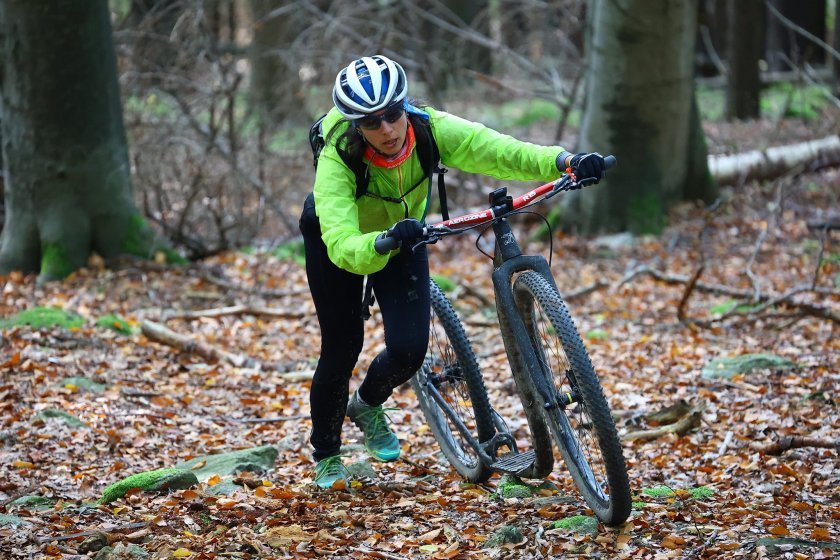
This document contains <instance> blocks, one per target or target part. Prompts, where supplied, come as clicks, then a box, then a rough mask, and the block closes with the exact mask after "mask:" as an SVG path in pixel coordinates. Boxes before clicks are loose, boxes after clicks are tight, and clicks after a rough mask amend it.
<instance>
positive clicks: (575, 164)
mask: <svg viewBox="0 0 840 560" xmlns="http://www.w3.org/2000/svg"><path fill="white" fill-rule="evenodd" d="M569 167H571V168H572V173H574V174H575V177H577V180H578V181H581V180H587V179H588V181H586V182H587V183H590V184H592V183H594V184H598V182H599V181H600V180H601V179H603V178H604V171H605V170H606V169H607V166H606V165H605V164H604V157H603V156H602V155H601V154H599V153H598V152H591V153H588V154H587V153H579V154H575V155H573V156H572V160H571V161H570V162H569Z"/></svg>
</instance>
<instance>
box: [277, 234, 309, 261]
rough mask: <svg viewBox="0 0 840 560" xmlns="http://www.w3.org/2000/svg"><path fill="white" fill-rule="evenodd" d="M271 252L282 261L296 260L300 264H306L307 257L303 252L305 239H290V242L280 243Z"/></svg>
mask: <svg viewBox="0 0 840 560" xmlns="http://www.w3.org/2000/svg"><path fill="white" fill-rule="evenodd" d="M270 254H271V255H273V256H275V257H277V258H278V259H280V260H281V261H294V262H296V263H297V264H299V265H300V266H305V265H306V257H305V255H304V252H303V240H297V241H290V242H288V243H283V244H282V245H278V246H277V247H275V248H274V249H272V250H271V253H270Z"/></svg>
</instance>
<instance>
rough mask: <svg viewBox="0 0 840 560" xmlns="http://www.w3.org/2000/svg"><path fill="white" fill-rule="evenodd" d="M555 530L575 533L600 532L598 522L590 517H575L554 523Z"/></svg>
mask: <svg viewBox="0 0 840 560" xmlns="http://www.w3.org/2000/svg"><path fill="white" fill-rule="evenodd" d="M554 528H555V529H567V530H569V531H574V532H575V533H590V534H594V533H597V532H598V520H597V519H595V518H594V517H590V516H588V515H573V516H571V517H565V518H563V519H560V520H558V521H555V522H554Z"/></svg>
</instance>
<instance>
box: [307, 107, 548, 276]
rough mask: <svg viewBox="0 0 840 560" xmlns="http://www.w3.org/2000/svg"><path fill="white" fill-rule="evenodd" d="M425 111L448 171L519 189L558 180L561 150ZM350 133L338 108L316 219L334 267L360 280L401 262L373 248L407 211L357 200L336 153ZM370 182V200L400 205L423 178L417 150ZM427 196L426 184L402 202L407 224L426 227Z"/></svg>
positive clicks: (374, 170)
mask: <svg viewBox="0 0 840 560" xmlns="http://www.w3.org/2000/svg"><path fill="white" fill-rule="evenodd" d="M423 110H424V111H426V112H427V113H428V114H429V117H430V124H431V129H432V134H433V135H434V137H435V142H436V143H437V146H438V150H439V152H440V159H441V163H442V164H443V165H444V166H446V167H453V168H456V169H460V170H462V171H465V172H467V173H478V174H482V175H489V176H491V177H495V178H497V179H509V180H514V181H542V182H548V181H551V180H553V179H556V178H557V176H558V174H559V172H558V170H557V166H556V164H555V159H556V157H557V155H558V154H559V153H560V152H562V151H563V148H561V147H560V146H538V145H536V144H531V143H528V142H521V141H519V140H517V139H515V138H513V137H511V136H507V135H505V134H501V133H499V132H496V131H495V130H492V129H490V128H487V127H486V126H484V125H482V124H480V123H475V122H471V121H468V120H465V119H462V118H459V117H456V116H455V115H451V114H449V113H445V112H443V111H438V110H435V109H433V108H431V107H426V108H424V109H423ZM336 126H338V127H340V128H338V129H337V130H336V132H335V134H333V135H332V136H330V134H329V133H328V132H327V131H330V130H332V128H333V127H336ZM347 126H349V123H347V122H346V121H342V119H341V115H340V114H339V112H338V110H337V109H335V108H333V109H332V110H331V111H330V112H329V113H327V116H326V118H325V119H324V122H323V130H324V131H325V133H324V136H325V137H327V138H329V141H328V142H327V144H326V146H324V149H323V150H322V151H321V155H320V157H319V159H318V168H317V171H316V174H315V187H314V192H315V212H316V213H317V215H318V219H319V220H320V222H321V238H322V239H323V240H324V244H325V245H326V246H327V253H328V255H329V257H330V260H331V261H332V262H333V263H334V264H335V265H336V266H338V267H340V268H342V269H344V270H347V271H350V272H352V273H355V274H373V273H374V272H378V271H379V270H382V269H383V268H384V267H385V265H386V264H387V263H388V259H389V258H390V257H391V256H393V254H395V253H394V252H392V253H391V254H386V255H380V254H379V253H377V252H376V250H375V249H374V248H373V243H374V241H375V240H376V237H377V236H378V235H379V234H380V233H382V232H383V231H385V230H387V229H388V228H389V227H391V226H392V225H394V224H395V223H397V222H398V221H400V220H402V219H405V218H406V215H405V212H406V207H405V206H404V205H403V204H399V203H397V202H389V201H385V200H382V199H380V198H376V197H372V196H363V197H361V198H359V199H356V177H355V175H354V174H353V171H352V170H351V169H350V168H348V167H347V166H346V165H345V164H344V162H343V161H342V160H341V156H339V154H338V151H337V150H336V146H335V141H336V139H337V138H338V137H340V136H341V133H343V132H344V130H345V129H346V127H347ZM369 175H370V184H369V186H368V192H369V193H376V194H378V195H380V196H388V197H393V198H402V197H403V194H404V193H405V191H407V190H409V189H410V188H411V187H412V186H414V184H415V183H417V182H418V181H419V180H420V179H421V178H422V177H423V168H422V166H421V165H420V159H419V156H418V154H417V150H416V149H415V150H414V153H413V154H412V155H411V157H409V158H408V159H407V160H406V161H405V162H403V163H402V164H401V165H400V166H398V167H395V168H393V169H384V168H380V167H376V166H373V165H371V166H370V167H369ZM428 195H429V189H428V187H427V185H425V184H423V185H420V186H418V187H417V188H416V189H414V190H413V191H411V192H410V193H409V194H408V195H407V196H405V197H404V200H405V203H406V205H407V208H408V213H409V217H413V218H417V219H418V220H422V219H423V213H424V212H425V210H426V198H427V196H428Z"/></svg>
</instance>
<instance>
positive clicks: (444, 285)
mask: <svg viewBox="0 0 840 560" xmlns="http://www.w3.org/2000/svg"><path fill="white" fill-rule="evenodd" d="M432 280H434V281H435V284H437V285H438V287H439V288H440V289H441V290H442V291H443V292H444V293H446V294H448V293H450V292H451V291H453V290H454V289H455V288H456V287H457V286H456V284H455V282H453V281H452V280H450V279H449V278H447V277H446V276H438V275H432Z"/></svg>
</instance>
